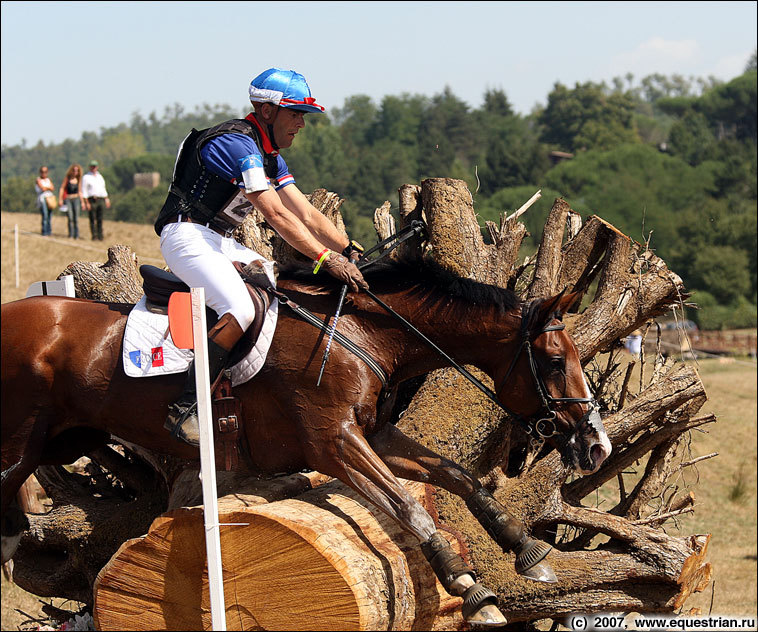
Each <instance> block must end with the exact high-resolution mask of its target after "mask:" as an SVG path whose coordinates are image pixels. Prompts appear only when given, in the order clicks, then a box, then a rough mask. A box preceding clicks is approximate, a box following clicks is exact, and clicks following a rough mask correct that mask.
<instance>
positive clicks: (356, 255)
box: [342, 240, 363, 265]
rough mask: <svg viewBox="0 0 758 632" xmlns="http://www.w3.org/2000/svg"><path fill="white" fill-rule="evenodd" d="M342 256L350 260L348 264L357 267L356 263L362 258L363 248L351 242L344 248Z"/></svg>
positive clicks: (355, 242)
mask: <svg viewBox="0 0 758 632" xmlns="http://www.w3.org/2000/svg"><path fill="white" fill-rule="evenodd" d="M342 254H343V256H345V257H347V258H348V259H349V260H350V263H354V264H356V265H357V264H358V261H360V258H361V257H362V256H363V246H361V245H360V244H359V243H358V242H357V241H355V240H353V241H351V242H350V243H349V244H348V245H347V246H346V247H345V249H344V250H343V251H342Z"/></svg>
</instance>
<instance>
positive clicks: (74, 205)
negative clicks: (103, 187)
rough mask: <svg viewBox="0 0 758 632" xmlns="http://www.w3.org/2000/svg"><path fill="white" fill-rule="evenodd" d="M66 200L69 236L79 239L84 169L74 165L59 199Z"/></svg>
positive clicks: (70, 168)
mask: <svg viewBox="0 0 758 632" xmlns="http://www.w3.org/2000/svg"><path fill="white" fill-rule="evenodd" d="M64 196H65V198H66V204H67V206H68V236H69V237H70V238H72V239H79V214H80V213H81V211H82V167H81V165H78V164H73V165H71V166H70V167H69V168H68V171H66V176H65V177H64V178H63V182H62V183H61V188H60V191H59V192H58V198H59V199H60V200H61V201H62V200H63V198H64Z"/></svg>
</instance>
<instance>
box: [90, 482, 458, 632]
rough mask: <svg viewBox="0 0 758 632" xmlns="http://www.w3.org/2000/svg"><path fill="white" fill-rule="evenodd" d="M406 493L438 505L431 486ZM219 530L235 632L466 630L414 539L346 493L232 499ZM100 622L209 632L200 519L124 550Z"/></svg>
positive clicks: (185, 516) (183, 515)
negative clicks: (262, 631) (260, 500)
mask: <svg viewBox="0 0 758 632" xmlns="http://www.w3.org/2000/svg"><path fill="white" fill-rule="evenodd" d="M406 486H407V488H408V489H409V490H410V491H411V493H413V495H414V496H416V497H417V498H418V499H419V500H421V501H423V502H428V500H427V499H428V497H429V491H428V490H427V488H426V486H425V485H423V484H421V483H406ZM265 487H266V484H265V483H263V482H261V483H260V484H259V491H260V493H262V494H263V495H264V496H265V495H267V493H266V491H265V489H264V488H265ZM273 493H274V495H276V494H277V493H278V491H274V492H273ZM219 520H220V523H221V525H222V526H221V527H220V533H221V550H222V557H223V576H224V594H225V599H226V617H227V626H228V629H230V630H255V629H267V630H410V629H427V630H429V629H451V628H452V629H455V628H458V627H459V626H460V624H461V623H462V618H461V615H460V608H459V606H460V604H461V601H462V600H461V599H460V598H456V597H450V596H448V595H447V594H446V593H445V591H444V590H443V589H442V587H441V586H440V585H439V583H438V582H437V580H436V578H435V576H434V573H433V572H432V570H431V567H429V565H428V563H427V562H426V560H425V559H424V557H423V555H422V553H421V550H420V549H419V546H418V542H417V541H416V539H415V538H414V537H413V536H411V535H409V534H407V533H405V532H403V531H401V530H400V529H399V527H398V526H397V525H396V524H395V523H394V522H392V521H390V520H389V519H388V518H387V517H386V516H385V515H384V514H382V513H381V512H379V511H378V510H376V509H375V508H373V507H370V506H368V505H367V503H366V502H365V501H363V500H362V499H361V498H359V497H357V495H356V494H355V493H354V492H352V491H351V490H349V489H348V488H346V487H345V486H344V485H342V484H341V483H339V482H338V481H332V482H329V483H326V484H324V485H321V486H319V487H317V488H316V489H313V490H311V491H309V492H306V493H304V494H302V495H300V496H298V497H295V498H291V499H288V500H281V501H277V502H272V503H265V502H264V503H260V504H257V505H251V504H249V498H248V500H241V499H240V498H239V497H238V495H236V494H235V495H232V496H226V497H224V498H222V499H221V500H220V507H219ZM447 535H448V536H449V540H450V542H451V544H452V546H453V548H454V549H456V550H457V551H458V552H460V551H461V542H460V541H459V540H458V539H457V538H456V537H454V535H453V534H451V533H447ZM94 617H95V621H96V625H97V628H98V629H99V630H124V629H139V630H203V629H205V630H208V629H211V628H210V624H211V618H210V609H209V597H208V577H207V565H206V556H205V539H204V528H203V511H202V507H185V508H180V509H176V510H173V511H170V512H168V513H166V514H164V515H163V516H161V517H160V518H158V519H156V520H155V522H154V523H153V524H152V526H151V527H150V530H149V532H148V534H147V535H146V536H144V537H142V538H138V539H134V540H130V541H129V542H126V543H125V544H124V545H123V546H122V547H121V548H120V549H119V550H118V552H117V553H116V554H115V555H114V556H113V558H112V559H111V561H110V562H109V563H108V564H107V565H106V566H105V567H104V568H103V570H102V571H101V572H100V574H99V576H98V578H97V581H96V583H95V610H94Z"/></svg>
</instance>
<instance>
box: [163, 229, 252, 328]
mask: <svg viewBox="0 0 758 632" xmlns="http://www.w3.org/2000/svg"><path fill="white" fill-rule="evenodd" d="M161 253H162V254H163V258H164V259H165V260H166V263H167V264H168V267H169V268H170V269H171V272H173V273H174V274H175V275H176V276H178V277H179V278H180V279H181V280H182V281H184V282H185V283H186V284H187V285H189V286H190V287H202V288H203V289H204V290H205V302H206V304H207V305H208V307H210V308H211V309H213V310H214V311H215V312H216V313H217V314H218V315H219V318H220V317H221V316H223V315H224V314H227V313H231V314H232V315H233V316H234V318H236V319H237V322H238V323H239V325H240V327H242V329H243V330H246V329H247V328H248V327H249V326H250V325H251V324H252V322H253V319H254V318H255V308H254V307H253V302H252V300H250V295H249V294H248V292H247V288H246V287H245V283H244V282H243V281H242V278H241V277H240V275H239V273H238V272H237V270H236V269H235V268H234V266H233V265H232V261H239V262H241V263H242V264H243V265H247V264H248V263H250V262H251V261H255V260H259V261H261V262H265V261H266V260H265V259H264V258H263V257H262V256H261V255H259V254H258V253H257V252H253V251H252V250H250V249H249V248H246V247H245V246H243V245H242V244H240V243H239V242H237V241H235V240H234V239H233V238H232V237H223V236H221V235H219V234H218V233H217V232H215V231H213V230H211V229H210V228H208V227H207V226H203V225H202V224H193V223H190V222H174V223H172V224H166V226H165V227H164V228H163V230H162V231H161Z"/></svg>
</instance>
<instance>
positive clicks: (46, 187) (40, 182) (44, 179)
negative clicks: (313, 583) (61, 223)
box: [34, 166, 55, 235]
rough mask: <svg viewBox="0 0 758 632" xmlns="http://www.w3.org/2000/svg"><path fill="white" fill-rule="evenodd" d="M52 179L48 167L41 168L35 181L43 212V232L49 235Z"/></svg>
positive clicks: (39, 205)
mask: <svg viewBox="0 0 758 632" xmlns="http://www.w3.org/2000/svg"><path fill="white" fill-rule="evenodd" d="M54 189H55V187H54V186H53V182H52V180H50V178H49V177H48V175H47V167H45V166H42V167H40V168H39V177H38V178H37V180H36V181H35V183H34V190H35V191H36V192H37V206H38V207H39V210H40V212H41V213H42V234H43V235H49V234H50V233H51V232H52V231H51V229H50V214H51V213H50V209H49V208H48V206H47V198H48V197H50V196H51V195H52V194H53V190H54Z"/></svg>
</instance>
